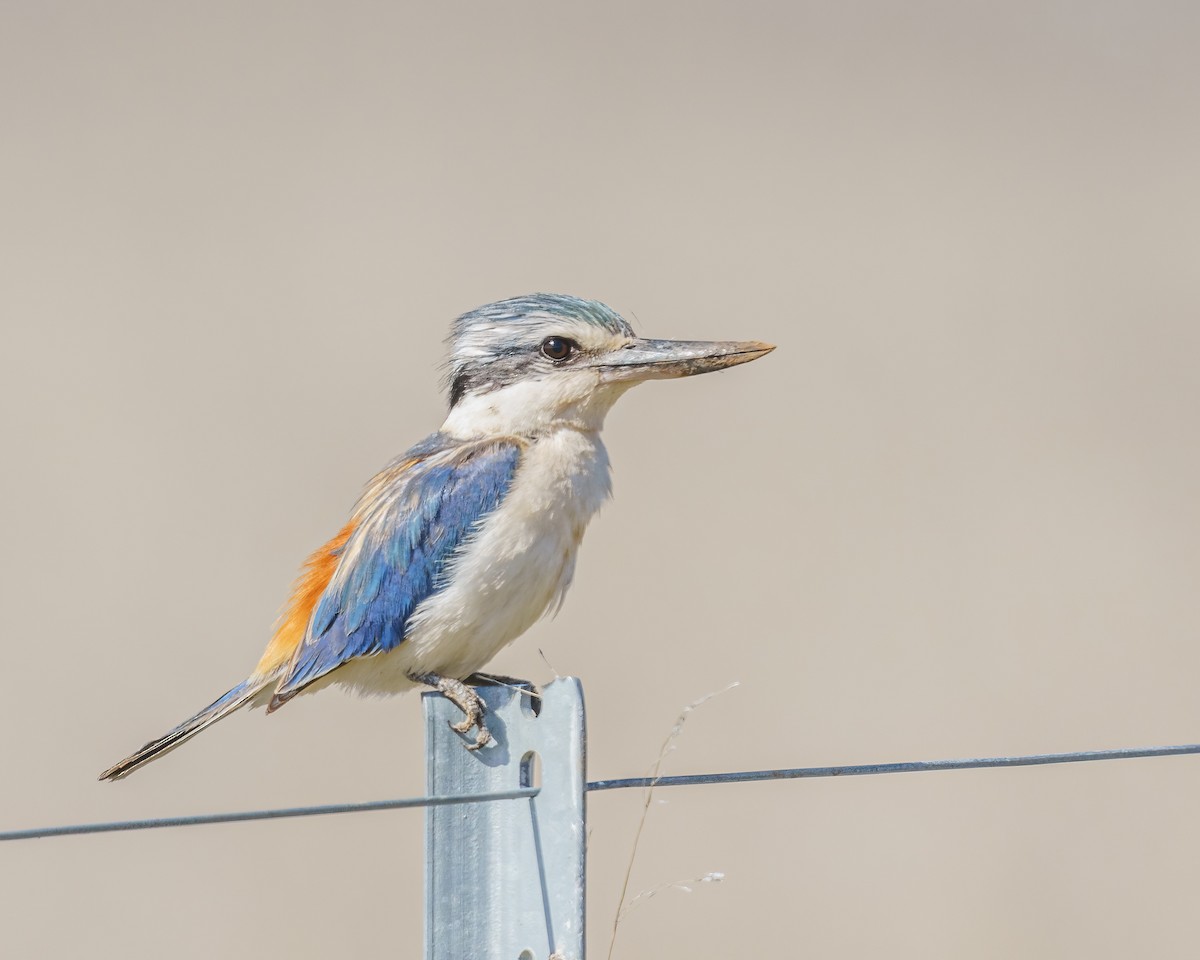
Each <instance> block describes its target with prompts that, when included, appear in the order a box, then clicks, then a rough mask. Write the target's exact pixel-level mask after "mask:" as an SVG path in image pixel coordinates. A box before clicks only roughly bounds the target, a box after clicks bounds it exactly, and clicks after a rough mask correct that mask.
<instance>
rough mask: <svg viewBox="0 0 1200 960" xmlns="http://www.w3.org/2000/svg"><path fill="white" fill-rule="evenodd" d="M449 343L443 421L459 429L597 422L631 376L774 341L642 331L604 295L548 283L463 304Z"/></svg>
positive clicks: (742, 354)
mask: <svg viewBox="0 0 1200 960" xmlns="http://www.w3.org/2000/svg"><path fill="white" fill-rule="evenodd" d="M449 344H450V358H449V364H448V367H449V370H448V375H447V380H448V383H449V387H450V415H449V417H448V418H447V420H446V424H445V426H444V427H443V429H444V430H446V431H448V432H450V433H453V434H456V435H461V436H478V435H481V434H486V433H514V434H518V435H534V434H537V433H539V432H542V431H544V430H546V429H549V428H552V427H554V426H556V425H564V424H570V425H573V426H577V427H580V428H582V429H588V430H598V429H600V427H601V426H602V425H603V423H604V416H605V414H607V413H608V411H609V409H610V408H611V407H612V405H613V403H615V402H616V400H617V398H618V397H619V396H620V395H621V394H622V393H624V392H625V391H626V390H628V389H629V388H630V387H632V386H633V385H634V384H637V383H641V382H642V381H644V380H662V379H669V378H674V377H688V376H693V375H694V374H698V373H709V372H711V371H713V370H721V369H724V368H725V367H732V366H736V365H737V364H739V363H747V362H748V361H750V360H757V359H758V358H759V357H761V356H764V355H766V354H768V353H770V352H771V351H772V350H774V349H775V348H774V347H773V346H772V345H771V344H768V343H759V342H758V341H756V340H750V341H745V342H738V341H729V340H722V341H695V340H646V339H642V338H639V337H637V336H636V335H635V334H634V332H633V328H632V327H630V325H629V324H628V323H627V322H626V321H625V320H624V319H623V318H622V317H621V316H620V314H618V313H616V311H614V310H612V309H611V308H609V307H607V306H605V305H604V304H603V303H600V302H598V301H596V300H582V299H580V298H578V297H570V296H563V295H558V294H548V293H535V294H530V295H529V296H525V297H514V298H513V299H511V300H501V301H499V302H498V303H490V304H488V305H487V306H484V307H480V308H479V309H477V310H472V311H471V312H470V313H465V314H463V315H462V316H461V317H459V318H458V319H457V320H455V321H454V325H453V327H452V328H451V332H450V338H449Z"/></svg>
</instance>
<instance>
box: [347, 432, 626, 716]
mask: <svg viewBox="0 0 1200 960" xmlns="http://www.w3.org/2000/svg"><path fill="white" fill-rule="evenodd" d="M609 491H610V483H609V465H608V453H607V451H606V450H605V449H604V444H603V443H602V442H601V441H600V435H599V433H598V432H595V431H580V430H576V429H571V428H564V429H560V430H556V431H553V432H550V433H547V434H544V435H542V436H541V437H539V438H538V439H536V440H534V441H532V442H531V443H530V444H529V446H528V448H527V449H526V451H525V453H524V454H523V456H522V459H521V465H520V467H519V468H518V471H517V474H516V476H515V477H514V478H513V485H512V488H511V489H510V490H509V492H508V494H507V495H506V496H505V498H504V500H503V502H502V503H501V505H500V507H499V508H498V509H497V510H496V511H495V512H494V513H493V514H492V515H491V516H490V517H489V518H488V519H487V521H486V522H485V523H484V525H483V527H482V529H481V530H480V531H479V533H478V534H476V535H475V536H474V537H473V539H472V540H471V541H470V542H469V543H468V544H467V545H466V547H465V548H464V549H463V551H462V553H461V554H460V555H459V557H458V560H457V561H456V565H455V568H454V570H453V573H452V574H451V576H450V578H449V580H450V582H449V585H448V586H447V587H445V588H444V589H443V590H442V591H440V592H439V593H437V594H435V595H434V596H432V597H430V598H429V599H428V600H426V601H425V602H424V603H422V604H420V605H419V606H418V607H417V609H416V611H415V612H414V614H413V616H412V619H411V620H410V621H409V630H408V636H407V637H406V639H405V641H404V642H403V643H402V644H400V646H399V647H397V648H396V649H395V650H394V651H392V652H391V653H388V654H384V655H382V656H377V657H368V658H365V659H362V660H357V661H353V662H351V663H347V664H346V665H345V666H344V667H342V668H341V669H339V670H338V671H336V673H335V674H334V675H333V677H332V679H333V681H334V682H335V683H342V684H345V685H347V686H351V687H354V688H356V689H358V690H360V691H362V692H376V693H389V692H394V691H397V690H400V689H404V688H406V687H408V686H411V684H410V683H409V681H408V680H407V679H406V675H407V674H409V673H438V674H442V675H445V676H450V677H465V676H467V675H468V674H470V673H473V672H475V671H477V670H481V669H482V668H483V667H484V666H485V665H486V664H487V662H488V661H489V660H490V659H491V658H492V657H493V656H495V655H496V654H497V653H498V652H499V651H500V650H501V649H502V648H503V647H505V646H506V645H507V644H509V643H511V642H512V641H513V640H515V639H516V638H517V637H518V636H520V635H521V634H522V633H524V632H525V631H526V630H527V629H528V628H529V627H530V626H531V625H532V624H533V623H534V622H535V621H536V620H537V619H538V618H539V617H540V616H542V615H543V614H544V613H546V612H547V610H549V609H550V608H551V606H552V605H557V604H560V603H561V602H562V598H563V595H564V594H565V593H566V591H567V588H568V587H569V586H570V584H571V577H572V574H573V573H574V570H575V552H576V550H577V549H578V547H579V543H580V541H581V540H582V538H583V532H584V529H585V528H586V526H587V523H588V521H589V520H590V519H591V518H592V516H593V515H594V514H595V513H596V511H597V510H598V509H599V508H600V505H601V504H602V503H603V502H604V500H605V499H606V498H607V497H608V495H609Z"/></svg>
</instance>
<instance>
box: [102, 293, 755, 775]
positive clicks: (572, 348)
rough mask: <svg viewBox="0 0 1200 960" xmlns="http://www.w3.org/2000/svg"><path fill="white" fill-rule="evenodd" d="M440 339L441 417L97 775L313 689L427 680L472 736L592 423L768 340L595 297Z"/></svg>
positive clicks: (545, 593)
mask: <svg viewBox="0 0 1200 960" xmlns="http://www.w3.org/2000/svg"><path fill="white" fill-rule="evenodd" d="M447 343H448V346H449V360H448V364H447V376H446V386H447V387H448V388H449V411H448V413H447V415H446V419H445V421H444V422H443V423H442V425H441V428H440V429H439V430H438V431H437V432H436V433H434V434H432V435H431V436H429V437H427V438H426V439H424V440H422V441H420V442H419V443H417V444H416V445H415V446H413V447H412V448H410V449H409V450H408V451H406V452H405V453H403V454H401V455H400V456H399V457H397V458H396V459H395V460H393V461H392V462H391V463H390V464H388V465H387V466H386V467H384V469H383V470H382V471H380V473H378V474H377V475H376V476H375V477H374V478H373V479H372V480H371V481H370V482H369V483H368V484H367V486H366V489H365V490H364V492H363V493H362V496H361V497H360V498H359V500H358V502H357V504H356V505H355V507H354V509H353V511H352V513H351V516H350V519H349V521H348V522H347V523H346V524H345V526H343V527H342V529H341V530H340V531H339V532H338V534H337V535H336V536H335V537H333V539H331V540H330V541H329V542H328V543H326V544H324V545H323V546H322V547H321V548H320V549H318V550H316V551H315V552H314V553H313V554H312V555H311V556H310V557H309V558H308V560H307V562H306V563H305V565H304V567H303V568H302V572H301V574H300V575H299V577H298V579H297V580H296V582H295V585H294V587H293V589H292V592H291V595H290V599H289V600H288V602H287V604H286V606H285V607H284V609H283V612H282V613H281V615H280V617H279V620H278V621H277V623H276V625H275V629H274V633H273V635H272V636H271V638H270V640H269V642H268V644H267V647H266V650H265V651H264V652H263V654H262V656H261V658H260V659H259V661H258V663H257V664H256V666H255V667H254V669H253V670H252V671H251V672H250V675H249V676H248V677H247V678H246V679H245V680H243V681H242V682H241V683H239V684H238V685H237V686H235V687H233V688H232V689H231V690H229V691H228V692H227V693H225V694H223V695H222V696H221V697H219V698H218V699H217V700H215V701H214V702H213V703H211V704H209V705H208V706H207V707H205V708H204V709H203V710H201V711H200V712H199V713H197V714H195V715H194V716H192V717H190V718H188V719H187V720H185V721H183V723H181V724H179V725H178V726H176V727H174V728H173V729H171V730H169V731H168V732H167V733H165V734H163V735H162V736H161V737H158V738H157V739H155V740H151V741H150V742H149V743H147V744H146V745H145V746H143V747H142V748H141V749H140V750H138V751H136V752H135V753H133V754H131V755H130V756H128V757H126V758H125V759H124V760H122V761H120V762H119V763H117V764H115V765H113V766H112V767H109V768H108V769H107V770H105V771H104V772H103V773H102V774H100V779H101V780H119V779H121V778H123V777H125V776H127V775H128V774H130V773H131V772H133V771H134V770H136V769H138V768H139V767H141V766H143V765H144V764H146V763H149V762H150V761H151V760H154V759H157V758H158V757H161V756H163V755H164V754H166V753H168V752H169V751H171V750H173V749H174V748H176V747H178V746H179V745H180V744H182V743H184V742H185V741H187V740H189V739H191V738H192V737H194V736H195V735H196V734H198V733H200V732H201V731H202V730H205V729H207V728H208V727H210V726H212V724H214V723H216V722H217V721H218V720H221V719H222V718H224V717H226V716H228V715H229V714H231V713H233V712H234V711H236V710H239V709H241V708H243V707H247V706H251V707H266V711H267V713H272V712H274V711H275V710H277V709H279V708H280V707H281V706H283V705H284V704H285V703H287V702H288V701H289V700H291V699H292V698H293V697H295V696H296V695H298V694H300V693H309V692H313V691H316V690H319V689H321V688H323V687H325V686H328V685H330V684H338V685H341V686H343V687H346V688H349V689H350V690H352V691H355V692H358V693H363V694H390V693H399V692H403V691H405V690H409V689H412V688H414V687H426V688H429V689H432V690H437V691H439V692H440V693H441V694H443V695H444V696H445V697H447V698H448V699H449V700H450V701H451V702H453V703H454V704H455V705H456V706H457V707H458V708H459V710H461V711H462V714H463V719H462V721H461V722H459V723H452V724H451V726H452V727H453V729H455V730H456V731H457V732H458V733H459V734H461V735H462V736H463V738H464V743H465V746H467V748H468V749H479V748H481V747H484V746H486V745H487V744H488V743H489V742H490V741H491V733H490V731H489V730H488V728H487V723H486V718H485V715H484V714H485V710H484V705H483V702H482V700H481V698H480V697H479V695H478V694H477V693H476V692H475V690H474V687H473V686H472V682H479V678H478V677H477V676H476V675H477V674H478V673H479V671H480V670H482V668H483V667H484V666H486V665H487V663H488V661H489V660H491V658H492V657H493V656H495V655H496V654H497V653H498V652H499V651H500V650H501V649H503V648H504V647H505V646H507V645H508V644H509V643H511V642H512V641H513V640H515V639H516V638H517V637H518V636H520V635H521V634H522V633H524V632H525V630H527V629H528V628H529V627H530V626H532V625H533V623H534V622H535V621H537V620H538V619H539V618H540V617H542V616H543V615H545V614H547V613H553V612H557V610H558V609H559V608H560V607H561V605H562V601H563V598H564V596H565V594H566V592H567V589H568V587H569V586H570V585H571V580H572V578H573V575H574V571H575V558H576V551H577V550H578V548H579V545H580V543H581V541H582V539H583V534H584V530H585V528H586V527H587V524H588V521H589V520H590V519H591V518H592V516H593V515H594V514H595V513H596V512H597V510H598V509H599V508H600V506H601V504H603V503H604V501H605V500H606V499H607V498H608V497H609V496H610V493H611V482H610V467H609V459H608V453H607V451H606V450H605V447H604V443H603V442H602V440H601V438H600V431H601V428H602V427H603V425H604V419H605V416H606V414H607V413H608V412H609V410H610V409H611V408H612V406H613V404H614V403H615V402H616V401H617V400H618V399H619V398H620V397H621V395H622V394H624V393H625V391H627V390H628V389H630V388H631V387H633V386H635V385H636V384H639V383H642V382H645V381H647V380H660V379H670V378H678V377H688V376H693V375H695V374H701V373H709V372H711V371H715V370H722V369H725V368H727V367H732V366H735V365H737V364H742V363H747V362H749V361H751V360H756V359H758V358H760V357H762V356H765V355H766V354H768V353H770V352H771V351H772V350H774V349H775V347H774V346H773V345H772V344H767V343H761V342H759V341H756V340H750V341H686V340H651V339H643V338H640V337H638V336H637V335H636V334H635V333H634V331H633V328H632V327H631V326H630V324H629V323H628V322H627V321H626V320H625V319H624V318H623V317H621V316H620V314H618V313H617V312H616V311H615V310H613V309H612V308H610V307H608V306H606V305H605V304H603V303H601V302H599V301H597V300H586V299H582V298H579V297H573V296H567V295H563V294H546V293H537V294H529V295H526V296H520V297H513V298H511V299H507V300H501V301H498V302H496V303H490V304H487V305H485V306H482V307H479V308H478V309H476V310H472V311H470V312H468V313H465V314H463V315H462V316H460V317H458V318H457V319H456V320H455V321H453V323H452V325H451V331H450V336H449V337H448V339H447ZM472 730H474V731H475V733H474V736H473V738H471V737H469V736H468V735H469V734H470V733H471V731H472Z"/></svg>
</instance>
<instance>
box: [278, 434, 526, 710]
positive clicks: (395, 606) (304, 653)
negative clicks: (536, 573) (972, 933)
mask: <svg viewBox="0 0 1200 960" xmlns="http://www.w3.org/2000/svg"><path fill="white" fill-rule="evenodd" d="M439 446H441V448H440V449H439V448H438V447H439ZM523 446H524V445H523V444H522V443H521V441H519V440H517V439H516V438H507V437H506V438H501V439H492V440H486V441H476V442H470V443H466V444H461V445H455V446H450V447H448V448H447V447H445V446H444V445H437V444H435V445H433V447H432V450H433V452H431V453H428V454H427V455H426V450H429V449H430V446H429V445H428V444H422V445H421V446H420V447H417V448H415V449H414V450H413V451H411V452H410V453H409V454H407V455H406V456H405V457H402V458H401V459H400V460H399V461H397V463H396V464H395V465H393V466H392V467H390V468H389V469H388V470H385V471H384V472H383V473H381V474H380V475H379V476H378V477H376V478H375V480H374V481H372V483H371V484H370V486H369V487H368V489H367V493H366V494H365V495H364V497H363V500H362V501H361V502H360V503H359V505H358V507H357V508H356V510H355V519H356V520H357V525H356V526H355V529H354V532H353V533H352V534H351V535H350V538H349V540H348V541H347V542H346V545H345V547H344V548H343V550H342V553H341V557H340V559H339V562H338V567H337V569H336V571H335V572H334V574H333V577H332V579H331V580H330V582H329V585H328V586H327V587H326V588H325V591H324V593H322V594H321V598H320V600H319V601H318V602H317V604H316V607H315V608H314V610H313V614H312V618H311V619H310V621H309V625H308V632H307V634H306V636H305V639H304V642H303V643H302V644H301V645H300V646H299V648H298V649H297V650H296V653H295V655H294V656H293V658H292V661H291V663H290V664H289V666H288V669H287V672H286V673H285V674H284V676H283V678H282V679H281V680H280V682H279V686H278V687H277V688H276V691H275V695H274V697H273V698H272V700H271V705H270V707H269V709H272V710H273V709H275V708H276V707H278V706H279V705H281V704H282V703H284V702H286V701H287V700H289V699H291V698H292V697H294V696H295V695H296V694H297V693H299V692H300V691H301V690H302V689H303V688H304V687H306V686H308V684H310V683H312V682H313V681H314V680H316V679H318V678H320V677H322V676H324V675H325V674H327V673H329V672H330V671H331V670H336V669H337V668H338V667H340V666H341V665H342V664H343V663H345V662H346V661H348V660H352V659H354V658H356V657H368V656H371V655H372V654H376V653H384V652H386V651H388V650H393V649H395V648H396V647H397V646H399V645H400V643H402V642H403V640H404V637H405V633H406V631H407V628H408V620H409V618H410V617H411V616H412V614H413V611H414V610H416V608H417V606H418V605H419V604H420V603H421V601H423V600H425V599H426V598H427V597H430V596H432V595H433V594H435V593H436V592H437V591H438V590H440V589H441V588H442V587H443V586H444V581H443V577H442V574H443V572H444V571H445V569H446V565H447V563H449V561H450V560H451V559H452V558H453V557H454V555H455V553H456V551H457V550H458V548H459V546H460V545H461V544H462V543H463V541H464V540H465V539H466V538H467V537H468V536H469V535H470V534H471V533H472V531H474V530H475V529H476V527H477V525H478V524H479V521H480V520H481V519H482V518H483V517H486V516H487V515H488V514H489V513H491V512H492V511H493V510H495V509H496V507H497V506H499V505H500V502H501V501H502V500H503V499H504V495H505V494H506V493H507V492H508V490H509V488H510V487H511V485H512V480H513V476H514V475H515V474H516V471H517V466H518V465H519V463H520V459H521V452H522V449H523Z"/></svg>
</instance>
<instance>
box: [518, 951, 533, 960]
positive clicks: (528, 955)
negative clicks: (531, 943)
mask: <svg viewBox="0 0 1200 960" xmlns="http://www.w3.org/2000/svg"><path fill="white" fill-rule="evenodd" d="M517 960H533V951H532V950H522V951H521V955H520V956H519V957H517Z"/></svg>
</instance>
